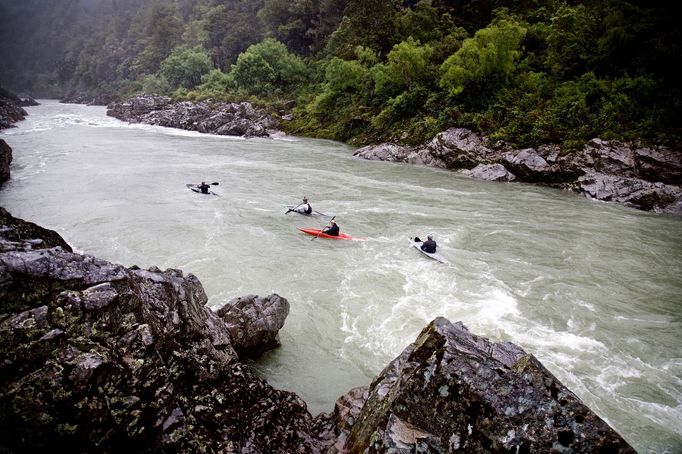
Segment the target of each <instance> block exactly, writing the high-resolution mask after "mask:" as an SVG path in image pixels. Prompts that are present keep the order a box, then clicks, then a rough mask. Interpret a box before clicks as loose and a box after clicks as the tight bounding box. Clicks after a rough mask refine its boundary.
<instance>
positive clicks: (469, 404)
mask: <svg viewBox="0 0 682 454" xmlns="http://www.w3.org/2000/svg"><path fill="white" fill-rule="evenodd" d="M206 300H207V298H206V294H205V293H204V290H203V287H202V286H201V284H200V282H199V281H198V279H197V278H196V277H195V276H193V275H191V274H190V275H187V276H185V275H184V274H183V273H182V271H180V270H174V269H168V270H165V271H161V270H160V269H158V268H155V267H153V268H150V269H148V270H142V269H139V268H137V267H131V268H125V267H123V266H121V265H116V264H112V263H109V262H106V261H103V260H99V259H97V258H95V257H92V256H89V255H82V254H77V253H73V252H71V248H70V247H69V246H68V245H67V244H66V243H65V242H64V240H63V239H62V238H61V237H60V236H59V235H58V234H57V233H56V232H53V231H50V230H47V229H44V228H42V227H39V226H37V225H35V224H32V223H28V222H26V221H23V220H21V219H17V218H14V217H12V216H11V215H10V214H9V213H7V212H6V211H5V210H2V209H0V451H2V452H47V451H50V452H52V451H54V450H55V447H57V446H58V447H59V449H60V450H63V451H65V452H121V451H125V450H129V451H131V452H192V453H194V452H243V453H259V452H263V453H266V452H267V453H270V452H287V453H294V452H297V453H322V452H328V453H341V452H396V453H406V454H407V453H412V452H432V453H447V452H458V451H459V452H538V453H542V452H550V451H551V450H554V451H555V452H574V453H588V452H610V453H615V452H625V453H630V452H633V451H632V449H631V448H630V447H629V446H628V445H627V443H625V442H624V441H623V439H622V438H621V437H620V436H619V435H618V434H617V433H615V432H614V431H613V429H611V428H610V427H609V426H608V425H607V424H606V423H604V421H602V420H601V419H600V418H599V417H598V416H597V415H595V414H594V413H593V412H591V411H590V410H589V409H588V408H587V407H586V406H584V405H583V404H582V403H581V402H580V401H579V400H578V399H577V397H576V396H575V395H573V394H572V393H571V392H570V391H569V390H568V389H566V388H565V387H564V386H563V385H562V384H561V383H559V382H558V381H557V380H556V378H555V377H554V376H552V375H551V374H550V373H549V372H548V371H547V370H546V369H545V368H544V367H543V366H542V365H541V364H540V363H539V362H538V361H537V360H536V359H535V358H534V357H533V356H532V355H528V354H526V353H525V352H524V351H523V350H521V349H520V348H519V347H518V346H516V345H514V344H511V343H501V344H494V343H490V342H488V341H487V340H486V339H483V338H480V337H477V336H474V335H472V334H470V333H468V331H467V330H466V328H465V327H464V326H462V325H461V324H454V325H453V324H451V323H450V322H448V321H447V320H445V319H436V320H435V321H433V322H432V323H431V324H430V325H429V326H427V327H426V328H425V329H424V330H423V332H422V333H421V334H420V336H419V337H418V339H417V340H416V341H415V343H414V344H412V345H410V346H408V348H407V349H406V350H405V351H404V352H403V353H402V354H401V355H400V356H399V357H398V358H396V359H395V360H394V361H393V362H391V364H389V365H388V366H387V367H386V368H385V369H384V371H383V372H382V373H381V374H380V375H379V376H378V377H377V378H376V379H375V380H374V381H373V383H372V384H371V386H370V387H364V388H357V389H355V390H352V391H351V392H350V393H348V394H347V395H345V396H342V397H341V398H340V399H339V401H338V402H337V405H336V408H335V411H334V414H333V416H332V417H330V416H328V415H325V414H321V415H318V416H317V417H313V416H312V415H311V414H310V413H309V412H308V411H307V409H306V405H305V403H304V402H303V401H302V400H301V399H300V398H299V397H298V396H296V395H295V394H294V393H291V392H287V391H281V390H277V389H274V388H272V387H271V386H270V385H268V384H267V383H266V382H265V381H264V380H262V379H261V378H259V377H257V376H256V375H255V374H254V373H253V372H252V371H251V369H250V368H249V367H248V366H246V365H244V364H242V363H241V362H240V357H242V358H243V357H244V356H247V355H254V354H259V353H260V352H262V351H263V350H265V349H267V348H272V347H273V346H276V345H277V343H278V341H277V331H278V330H279V329H280V328H281V326H282V324H283V323H284V319H285V318H286V314H287V313H288V311H289V304H288V302H287V301H286V299H284V298H282V297H280V296H279V295H270V296H268V297H263V298H261V297H258V296H256V295H248V296H245V297H241V298H236V299H234V300H232V301H230V302H229V303H228V306H226V307H225V308H223V309H221V310H220V311H218V312H217V313H214V312H213V311H211V310H210V309H209V308H207V307H206V306H205V304H206Z"/></svg>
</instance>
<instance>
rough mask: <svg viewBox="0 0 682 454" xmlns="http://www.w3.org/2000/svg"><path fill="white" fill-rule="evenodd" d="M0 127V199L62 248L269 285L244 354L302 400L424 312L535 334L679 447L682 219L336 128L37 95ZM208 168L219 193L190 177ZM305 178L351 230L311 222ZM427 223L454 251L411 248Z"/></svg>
mask: <svg viewBox="0 0 682 454" xmlns="http://www.w3.org/2000/svg"><path fill="white" fill-rule="evenodd" d="M27 110H28V112H29V114H30V115H29V117H28V118H27V120H25V121H23V122H21V123H19V125H18V127H17V128H13V129H10V130H6V131H4V132H2V133H0V138H3V139H5V141H6V142H7V143H8V144H9V145H10V146H11V147H12V148H13V155H14V161H13V163H12V169H11V171H12V178H11V180H10V181H9V182H8V183H6V184H5V186H4V187H3V189H2V191H0V205H1V206H3V207H5V208H6V209H8V210H9V211H10V212H11V213H12V214H13V215H15V216H17V217H21V218H24V219H27V220H31V221H33V222H35V223H37V224H39V225H42V226H44V227H48V228H51V229H54V230H57V231H58V232H59V233H60V234H61V235H62V236H63V237H64V238H65V239H66V241H67V242H68V243H69V244H71V245H72V246H73V247H74V248H75V249H77V250H79V251H82V252H85V253H88V254H92V255H95V256H98V257H100V258H103V259H107V260H110V261H113V262H117V263H121V264H124V265H126V266H131V265H138V266H141V267H150V266H153V265H157V266H159V267H160V268H180V269H182V270H183V271H184V272H185V273H193V274H195V275H197V276H198V277H199V278H200V280H201V282H202V283H203V285H204V287H205V289H206V292H207V294H208V296H209V305H210V306H211V307H214V308H218V307H220V306H222V305H224V304H225V303H226V302H227V301H228V300H230V299H231V298H234V297H236V296H240V295H246V294H249V293H253V294H258V295H268V294H270V293H273V292H274V293H278V294H279V295H281V296H284V297H285V298H287V299H288V300H289V302H290V304H291V311H290V314H289V317H288V319H287V322H286V324H285V326H284V328H283V329H282V330H281V332H280V337H281V341H282V344H283V346H282V347H281V348H280V349H278V350H276V351H274V352H271V353H269V354H267V355H266V356H265V357H264V358H263V359H261V360H259V361H258V362H256V363H255V364H254V366H255V367H256V369H257V370H258V371H259V372H260V373H261V374H262V375H263V376H264V377H266V378H267V379H268V380H269V381H270V383H272V384H273V385H274V386H277V387H280V388H285V389H288V390H292V391H295V392H297V393H298V394H299V395H301V396H302V397H303V398H304V400H305V401H306V402H307V404H308V407H309V409H310V410H311V412H312V413H313V414H315V413H317V412H320V411H327V412H328V411H331V410H332V408H333V404H334V400H335V399H336V398H337V397H338V396H340V395H341V394H343V393H344V392H346V391H347V390H349V389H350V388H352V387H354V386H359V385H364V384H368V383H369V382H370V381H371V379H372V377H373V376H375V374H377V373H378V372H379V371H380V370H381V369H382V368H383V367H384V366H385V365H386V364H387V363H388V362H389V361H390V360H391V359H393V358H394V357H395V356H397V355H398V354H399V353H400V352H401V351H402V350H403V349H404V348H405V347H406V346H407V345H408V344H409V343H410V342H412V341H413V340H414V339H415V337H416V336H417V334H418V333H419V332H420V330H421V329H422V328H423V327H424V326H425V325H426V324H427V323H428V322H430V321H431V320H432V319H434V318H435V317H437V316H445V317H447V318H448V319H450V320H451V321H453V322H454V321H458V320H461V321H462V322H464V324H465V325H466V326H467V327H468V328H469V329H470V330H471V331H472V332H473V333H475V334H479V335H483V336H486V337H489V338H490V339H491V340H495V341H506V340H510V341H513V342H515V343H517V344H519V345H521V346H522V347H523V348H524V349H525V350H526V351H528V352H530V353H533V354H534V355H535V356H537V357H538V358H539V359H540V361H542V363H543V364H544V365H545V366H546V367H547V368H548V369H549V370H550V371H552V373H554V374H555V375H556V376H557V377H558V378H559V379H560V380H561V381H562V382H563V383H564V384H565V385H566V386H568V387H569V388H570V389H571V390H572V391H573V392H575V393H576V394H577V395H578V396H579V397H580V398H581V399H582V400H583V401H584V402H585V403H586V404H587V405H588V406H589V407H591V408H592V409H593V410H594V411H596V412H597V413H598V414H599V415H600V416H601V417H603V418H604V419H605V420H607V422H608V423H609V424H611V425H612V426H613V427H614V428H615V429H616V430H617V431H618V432H619V433H621V434H622V435H623V436H624V437H625V438H626V439H627V440H628V441H629V442H630V443H631V444H632V445H633V446H634V447H635V448H636V449H637V450H638V451H640V452H658V453H662V452H681V451H682V336H681V334H682V330H681V328H682V310H681V309H682V297H681V296H680V295H681V294H682V277H681V276H682V219H680V218H676V217H672V216H667V215H657V214H652V213H646V212H640V211H636V210H633V209H628V208H624V207H620V206H616V205H610V204H605V203H601V202H593V201H590V200H587V199H584V198H582V197H579V196H576V195H574V194H570V193H567V192H562V191H557V190H552V189H547V188H539V187H534V186H530V185H524V184H497V183H488V182H478V181H474V180H470V179H467V178H463V177H460V176H457V175H455V174H453V173H451V172H448V171H442V170H438V169H430V168H424V167H417V166H409V165H402V164H394V163H383V162H369V161H364V160H358V159H355V158H353V157H352V151H353V150H352V148H350V147H348V146H346V145H344V144H340V143H336V142H331V141H324V140H311V139H303V138H296V137H285V138H282V139H278V140H270V139H249V140H245V139H241V138H234V137H219V136H211V135H202V134H198V133H190V132H185V131H178V130H172V129H167V128H160V127H152V126H144V125H128V124H126V123H123V122H120V121H118V120H115V119H113V118H109V117H106V115H105V108H103V107H86V106H80V105H64V104H58V103H56V102H52V101H45V102H43V104H42V105H41V106H36V107H30V108H28V109H27ZM202 180H205V181H207V182H219V183H220V184H219V185H218V186H213V189H214V190H215V192H216V193H217V194H219V196H210V195H209V196H206V195H200V194H196V193H194V192H191V191H189V190H188V189H187V188H186V187H185V184H186V183H197V182H200V181H202ZM304 195H307V196H308V198H309V199H310V202H311V204H312V206H313V208H314V209H315V210H318V211H321V212H323V213H325V214H328V215H335V216H336V220H337V221H338V224H339V226H340V227H341V231H342V232H345V233H348V234H350V235H353V236H357V237H364V238H366V239H365V240H364V241H333V240H324V239H312V237H310V236H307V235H304V234H302V233H300V232H298V231H297V229H296V228H297V227H315V228H319V227H322V226H324V225H325V223H326V221H327V220H328V218H314V217H304V216H300V215H296V214H286V215H285V210H286V209H285V205H286V204H297V203H299V202H300V199H301V198H302V197H303V196H304ZM427 234H432V235H433V236H434V238H435V239H436V241H437V242H438V244H439V252H440V253H441V254H442V255H443V256H445V257H446V258H447V259H448V260H449V261H450V265H443V264H440V263H438V262H436V261H433V260H430V259H428V258H426V257H424V256H422V255H420V254H419V253H418V252H417V251H415V250H414V249H412V248H411V247H410V245H409V243H408V237H410V236H415V235H417V236H421V237H425V236H426V235H427Z"/></svg>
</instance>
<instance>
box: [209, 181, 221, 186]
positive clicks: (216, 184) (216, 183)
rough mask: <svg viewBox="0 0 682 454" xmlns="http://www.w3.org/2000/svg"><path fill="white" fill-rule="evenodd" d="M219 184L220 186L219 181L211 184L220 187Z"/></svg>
mask: <svg viewBox="0 0 682 454" xmlns="http://www.w3.org/2000/svg"><path fill="white" fill-rule="evenodd" d="M219 184H220V183H218V182H217V181H215V182H213V183H211V185H213V186H218V185H219Z"/></svg>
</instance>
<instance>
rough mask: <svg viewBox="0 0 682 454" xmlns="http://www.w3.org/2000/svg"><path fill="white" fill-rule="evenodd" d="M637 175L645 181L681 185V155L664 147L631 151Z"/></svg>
mask: <svg viewBox="0 0 682 454" xmlns="http://www.w3.org/2000/svg"><path fill="white" fill-rule="evenodd" d="M633 156H634V160H635V167H636V169H637V175H638V176H639V177H640V178H642V179H644V180H647V181H653V182H661V183H665V184H674V185H677V186H679V185H681V184H682V153H680V152H678V151H674V150H671V149H669V148H666V147H657V148H637V149H635V150H634V151H633Z"/></svg>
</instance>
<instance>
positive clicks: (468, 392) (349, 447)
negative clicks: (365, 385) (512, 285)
mask: <svg viewBox="0 0 682 454" xmlns="http://www.w3.org/2000/svg"><path fill="white" fill-rule="evenodd" d="M360 393H361V390H356V391H355V394H354V397H353V396H351V397H350V398H349V399H350V401H353V400H357V399H358V398H359V399H365V396H364V395H361V394H360ZM346 401H348V400H346ZM346 401H344V402H346ZM339 406H342V407H344V406H343V405H340V404H339V403H337V408H338V407H339ZM357 407H358V404H353V405H346V406H345V407H344V408H348V409H349V410H348V411H345V412H342V411H338V412H337V413H336V414H337V416H339V417H340V418H341V419H342V420H341V421H338V420H337V421H336V427H337V428H341V432H342V433H343V430H347V431H348V433H347V435H346V437H347V438H346V440H345V442H341V440H340V442H339V443H337V445H335V447H334V448H333V449H335V450H336V452H367V453H378V452H404V453H408V452H429V453H446V452H471V453H483V452H526V453H545V452H572V453H593V452H611V453H618V452H621V453H634V452H635V451H634V450H633V449H632V448H631V447H630V446H629V445H628V444H627V443H626V442H625V441H624V440H623V439H622V438H621V437H620V436H619V435H618V434H617V433H616V432H615V431H613V429H611V428H610V427H609V426H608V425H607V424H606V423H605V422H604V421H603V420H602V419H600V418H599V417H598V416H597V415H596V414H594V413H593V412H592V411H590V409H589V408H587V407H586V406H585V405H584V404H582V402H580V400H579V399H578V398H577V397H576V396H575V395H574V394H573V393H572V392H571V391H569V390H568V389H567V388H566V387H564V386H563V385H562V384H561V383H560V382H559V381H558V380H557V379H556V378H555V377H554V376H553V375H552V374H551V373H550V372H549V371H548V370H547V369H545V368H544V367H543V366H542V364H540V363H539V362H538V360H537V359H536V358H535V357H534V356H532V355H528V354H527V353H526V352H524V351H523V350H522V349H521V348H520V347H518V346H516V345H514V344H512V343H510V342H503V343H491V342H489V341H488V340H487V339H484V338H481V337H478V336H475V335H472V334H470V333H469V332H468V330H467V329H466V327H464V326H463V325H462V324H461V323H456V324H452V323H450V322H449V321H447V320H446V319H443V318H438V319H436V320H434V321H433V322H431V324H429V325H428V326H427V327H426V328H424V330H423V331H422V332H421V334H420V335H419V337H418V338H417V340H416V341H415V342H414V343H413V344H412V345H410V346H409V347H408V348H407V349H406V350H405V351H404V352H403V353H402V354H401V355H400V356H399V357H398V358H396V359H395V360H393V362H391V364H389V365H388V366H387V367H386V368H385V369H384V370H383V371H382V372H381V373H380V374H379V376H378V377H377V378H375V379H374V381H373V382H372V385H371V386H370V388H369V392H368V395H367V397H366V402H365V403H364V405H363V406H362V409H361V410H360V411H359V412H358V411H357V410H354V409H356V408H357ZM344 416H345V417H346V420H343V418H344ZM341 438H343V437H341Z"/></svg>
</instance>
